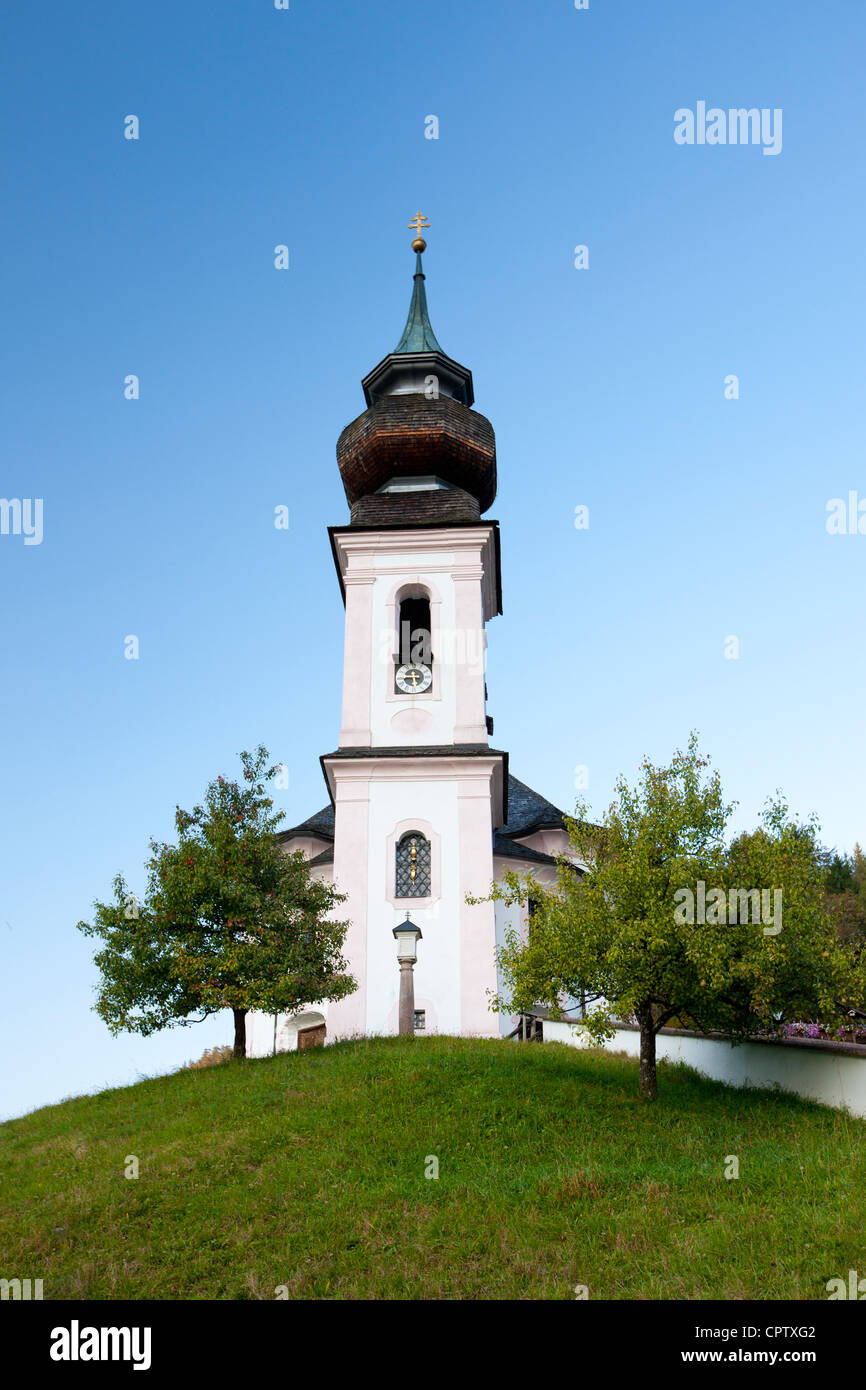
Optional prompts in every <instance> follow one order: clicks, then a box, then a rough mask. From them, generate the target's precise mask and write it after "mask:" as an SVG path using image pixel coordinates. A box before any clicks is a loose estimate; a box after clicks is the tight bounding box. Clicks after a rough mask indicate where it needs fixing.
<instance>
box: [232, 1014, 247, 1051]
mask: <svg viewBox="0 0 866 1390" xmlns="http://www.w3.org/2000/svg"><path fill="white" fill-rule="evenodd" d="M232 1013H233V1014H234V1016H235V1050H234V1052H233V1053H232V1056H233V1057H240V1058H244V1057H246V1055H247V1011H246V1009H232Z"/></svg>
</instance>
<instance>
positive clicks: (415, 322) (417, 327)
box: [394, 251, 442, 353]
mask: <svg viewBox="0 0 866 1390" xmlns="http://www.w3.org/2000/svg"><path fill="white" fill-rule="evenodd" d="M424 278H425V277H424V269H423V266H422V265H421V252H420V251H416V254H415V284H414V287H413V289H412V303H411V304H410V305H409V317H408V318H407V320H406V327H405V328H404V329H403V337H402V338H401V339H400V341H399V343H398V344H397V346H396V347H395V349H394V352H395V353H400V352H441V351H442V348H441V347H440V346H439V344H438V342H437V341H436V334H435V333H434V332H433V329H432V327H431V325H430V315H429V314H428V312H427V292H426V290H425V289H424Z"/></svg>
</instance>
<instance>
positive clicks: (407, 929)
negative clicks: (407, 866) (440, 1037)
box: [393, 912, 421, 1038]
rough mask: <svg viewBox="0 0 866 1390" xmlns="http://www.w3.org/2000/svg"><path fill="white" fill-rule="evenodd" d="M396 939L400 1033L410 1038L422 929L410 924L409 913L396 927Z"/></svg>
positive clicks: (411, 1035) (413, 1019) (412, 1026)
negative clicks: (415, 968) (398, 965)
mask: <svg viewBox="0 0 866 1390" xmlns="http://www.w3.org/2000/svg"><path fill="white" fill-rule="evenodd" d="M393 931H394V939H395V941H396V942H397V959H398V961H399V962H400V1014H399V1025H398V1029H397V1031H398V1033H400V1034H401V1035H402V1034H404V1033H405V1034H407V1035H408V1036H409V1037H410V1038H413V1037H414V1036H415V974H414V966H415V962H416V960H417V959H418V942H419V941H420V940H421V928H420V927H416V926H415V923H414V922H410V920H409V913H408V912H407V913H406V920H405V922H401V923H400V925H399V927H394V929H393Z"/></svg>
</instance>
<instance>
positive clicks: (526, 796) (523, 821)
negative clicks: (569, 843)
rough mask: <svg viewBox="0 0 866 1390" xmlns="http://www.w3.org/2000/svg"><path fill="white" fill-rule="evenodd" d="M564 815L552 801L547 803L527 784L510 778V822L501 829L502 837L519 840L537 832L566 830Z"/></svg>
mask: <svg viewBox="0 0 866 1390" xmlns="http://www.w3.org/2000/svg"><path fill="white" fill-rule="evenodd" d="M564 829H565V821H564V819H563V813H562V811H560V809H559V807H558V806H554V805H553V802H552V801H547V800H546V799H545V798H544V797H543V796H539V795H538V792H534V791H533V790H532V788H531V787H527V785H526V783H525V782H518V780H517V778H516V777H509V778H508V821H507V823H506V824H505V825H502V826H500V827H499V832H498V833H499V834H500V835H507V836H508V837H509V839H512V840H514V839H519V838H520V837H521V836H524V835H531V834H532V833H533V831H535V830H564Z"/></svg>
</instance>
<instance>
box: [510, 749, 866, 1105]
mask: <svg viewBox="0 0 866 1390" xmlns="http://www.w3.org/2000/svg"><path fill="white" fill-rule="evenodd" d="M708 766H709V760H708V759H707V758H706V757H703V756H702V755H701V754H700V752H699V750H698V744H697V738H696V736H695V735H694V734H693V735H692V737H691V739H690V741H689V745H688V750H687V752H685V753H682V752H677V753H676V754H675V755H674V757H673V759H672V760H671V763H670V766H668V767H655V766H653V764H652V763H650V762H649V760H644V762H643V765H642V775H641V778H640V781H639V783H638V785H637V786H636V787H634V788H631V787H630V786H629V785H628V784H627V783H626V781H625V780H624V779H623V778H620V779H619V781H618V782H617V786H616V793H617V794H616V800H615V801H614V802H613V804H612V805H611V806H610V807H609V809H608V811H607V813H606V815H605V817H604V819H603V821H602V823H601V825H598V826H593V825H591V824H590V823H588V821H587V820H586V811H585V807H583V806H578V811H577V818H576V819H574V820H573V821H571V822H569V838H570V841H571V850H572V857H573V858H574V859H576V860H577V861H582V862H583V863H584V864H587V865H588V866H589V867H588V870H587V872H586V873H585V875H583V876H580V874H579V873H577V872H576V870H575V868H574V865H573V863H572V862H570V860H568V859H566V860H563V862H562V863H561V865H560V869H559V873H558V882H557V884H556V887H555V889H553V890H551V889H546V888H544V887H542V886H541V885H540V884H539V883H537V882H536V881H535V880H534V878H533V877H532V876H531V875H530V876H529V877H526V878H521V877H519V876H517V875H515V874H509V875H507V877H506V879H505V880H504V882H503V883H501V884H494V885H493V887H492V890H491V895H492V896H493V897H494V898H502V899H504V900H505V902H506V903H508V904H514V903H518V902H520V903H523V902H526V901H527V899H528V898H529V897H532V898H533V899H534V900H535V902H536V910H535V913H534V915H533V919H532V930H531V933H530V934H529V936H528V938H524V937H523V936H522V935H521V934H520V933H519V932H518V931H516V930H515V929H514V928H513V927H512V928H511V929H510V930H509V931H508V933H507V935H506V942H505V945H504V947H503V948H501V950H500V951H499V953H498V961H499V966H500V970H501V978H502V980H503V982H504V983H503V988H502V991H501V993H500V996H499V998H498V999H497V1001H496V1004H497V1007H498V1008H499V1009H502V1010H506V1011H508V1012H523V1011H528V1010H530V1009H531V1008H533V1007H534V1006H536V1005H538V1004H545V1005H547V1006H548V1007H549V1008H550V1009H552V1010H553V1011H554V1014H556V1013H557V1012H560V1011H561V1008H562V1005H563V1003H564V1002H565V1001H567V1000H568V999H572V998H577V997H579V996H580V995H581V994H584V995H586V996H587V997H588V999H589V1006H588V1008H587V1012H586V1017H585V1020H584V1024H583V1026H584V1028H585V1030H586V1032H587V1033H588V1034H589V1035H590V1036H591V1037H593V1038H595V1039H597V1040H599V1041H600V1040H603V1039H605V1038H608V1037H610V1036H611V1035H612V1033H613V1031H614V1028H613V1021H614V1020H615V1019H622V1020H627V1019H630V1018H632V1017H634V1018H636V1019H637V1021H638V1023H639V1024H640V1027H641V1032H642V1055H643V1052H644V1042H645V1041H646V1040H649V1039H650V1038H652V1037H654V1035H655V1033H656V1032H657V1031H658V1029H659V1028H661V1027H663V1026H664V1025H665V1024H666V1023H669V1022H670V1021H672V1020H676V1021H677V1022H678V1023H680V1024H682V1025H684V1026H692V1027H695V1028H698V1029H700V1030H702V1031H707V1032H708V1031H712V1030H720V1031H724V1032H727V1033H730V1034H732V1035H734V1036H735V1037H746V1036H748V1035H749V1034H751V1033H755V1032H757V1031H761V1030H765V1029H768V1028H770V1029H771V1028H773V1027H774V1023H775V1019H776V1018H777V1017H778V1016H780V1015H781V1016H787V1017H789V1018H791V1017H799V1018H810V1019H821V1020H823V1021H826V1022H832V1021H836V1022H838V1021H839V1020H840V1018H841V1017H843V1016H844V1012H845V1010H847V1009H848V1008H850V1007H853V1006H856V1005H859V1004H860V1003H861V1002H862V1001H863V999H864V997H866V982H864V971H863V963H862V962H861V961H859V960H858V958H857V956H856V954H855V953H854V952H852V951H850V950H847V949H845V948H844V947H843V946H842V945H841V944H840V943H839V942H838V940H837V938H836V935H835V933H834V931H833V926H832V922H831V920H830V918H829V917H828V915H827V913H826V911H825V909H824V894H823V881H824V866H823V864H822V862H821V856H820V851H819V848H818V845H817V842H816V838H815V827H814V825H813V824H812V823H807V824H805V825H804V824H799V823H796V822H795V821H794V820H792V819H791V817H790V816H789V814H788V811H787V807H786V806H785V804H784V802H783V801H781V800H778V799H777V800H775V801H771V802H769V803H768V806H767V808H766V810H765V813H764V816H763V818H762V824H761V826H760V828H759V829H757V830H756V831H754V832H752V833H750V834H745V835H740V836H739V837H738V838H737V839H735V840H734V842H733V843H732V844H731V845H730V846H727V847H726V844H725V830H726V825H727V822H728V819H729V817H730V814H731V810H732V809H733V808H732V807H731V806H728V805H726V804H725V801H724V798H723V793H722V787H721V781H720V778H719V774H718V772H710V771H708ZM701 885H703V886H704V892H705V893H706V897H707V910H706V920H705V921H703V922H701V921H700V920H696V919H697V918H698V917H699V913H698V912H697V911H696V912H695V914H694V919H693V920H692V921H689V920H687V917H685V916H684V912H683V911H682V910H679V911H678V907H679V908H680V909H682V904H683V901H684V899H687V898H688V894H687V893H686V891H685V890H688V891H689V893H690V894H692V895H694V901H695V902H697V901H699V900H700V895H701ZM711 889H717V890H719V891H718V893H717V894H716V895H715V898H716V901H715V903H714V904H713V905H712V906H711V905H710V892H711ZM731 890H734V893H735V897H734V899H733V901H734V902H735V903H737V902H739V899H738V898H737V896H736V894H737V893H738V892H739V891H740V890H742V891H744V892H745V891H749V892H755V891H757V893H758V895H759V894H760V890H767V898H766V899H765V902H766V904H767V906H768V907H769V906H770V905H771V904H775V903H777V902H779V901H780V902H781V913H782V915H781V923H780V925H781V930H779V929H778V928H776V927H774V926H772V925H770V926H769V928H768V927H767V925H766V924H767V919H766V918H762V919H761V920H759V921H757V922H755V921H754V920H743V918H748V917H750V916H751V913H749V912H740V913H739V918H740V919H739V920H730V918H731V917H732V916H733V917H735V918H736V917H737V915H738V914H737V913H736V912H734V913H732V912H731V910H730V903H731V897H730V894H731ZM777 893H781V900H779V899H777V898H775V897H774V894H777ZM752 901H753V900H751V899H750V900H749V906H751V904H752ZM720 903H722V904H724V907H723V908H722V907H721V906H720V905H719V904H720ZM758 904H759V906H760V905H761V904H760V897H758ZM744 906H745V901H744ZM752 911H754V908H752ZM645 1051H646V1059H647V1069H648V1075H649V1074H650V1073H651V1074H652V1076H653V1077H654V1066H655V1064H654V1046H652V1047H649V1046H647V1047H646V1049H645ZM643 1083H644V1077H643V1070H642V1088H643ZM653 1087H654V1080H653V1081H652V1082H651V1085H650V1083H648V1084H647V1089H646V1092H645V1093H646V1094H651V1093H654V1091H653V1090H652V1088H653Z"/></svg>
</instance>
